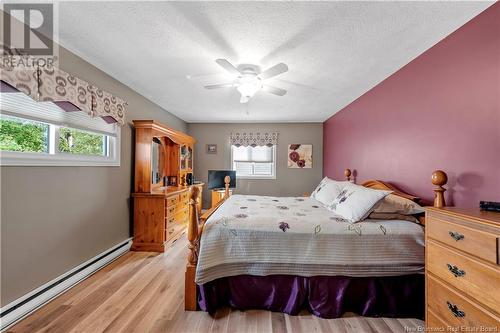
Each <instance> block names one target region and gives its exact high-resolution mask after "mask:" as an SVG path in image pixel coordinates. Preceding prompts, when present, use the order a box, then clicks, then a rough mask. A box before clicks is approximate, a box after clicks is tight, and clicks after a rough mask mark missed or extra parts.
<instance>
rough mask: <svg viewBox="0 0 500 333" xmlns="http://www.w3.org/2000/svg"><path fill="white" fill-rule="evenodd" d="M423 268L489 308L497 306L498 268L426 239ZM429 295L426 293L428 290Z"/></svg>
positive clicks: (499, 292) (499, 294)
mask: <svg viewBox="0 0 500 333" xmlns="http://www.w3.org/2000/svg"><path fill="white" fill-rule="evenodd" d="M426 248H427V249H426V250H427V254H426V257H427V263H426V264H427V265H426V267H427V272H430V273H432V274H434V275H436V276H438V277H440V278H441V279H443V280H444V281H445V282H446V283H447V284H448V285H450V286H452V287H454V288H456V289H458V290H460V291H461V292H463V293H465V294H468V295H469V297H471V298H472V299H475V300H476V301H478V302H479V303H482V304H484V305H486V306H488V307H489V308H490V309H499V308H500V288H498V287H497V288H492V286H500V269H499V268H498V266H493V265H487V264H485V263H482V262H480V261H478V260H476V259H473V258H471V257H468V256H465V255H463V254H460V253H458V252H456V251H455V250H451V249H448V248H446V247H444V246H442V245H439V244H438V243H436V242H434V241H432V240H428V242H427V244H426ZM428 295H429V293H428Z"/></svg>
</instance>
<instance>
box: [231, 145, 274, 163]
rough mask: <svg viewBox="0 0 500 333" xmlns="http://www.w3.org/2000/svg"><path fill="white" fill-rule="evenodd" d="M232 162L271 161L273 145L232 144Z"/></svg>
mask: <svg viewBox="0 0 500 333" xmlns="http://www.w3.org/2000/svg"><path fill="white" fill-rule="evenodd" d="M233 161H234V162H254V163H272V162H273V147H267V146H257V147H243V146H240V147H236V146H233Z"/></svg>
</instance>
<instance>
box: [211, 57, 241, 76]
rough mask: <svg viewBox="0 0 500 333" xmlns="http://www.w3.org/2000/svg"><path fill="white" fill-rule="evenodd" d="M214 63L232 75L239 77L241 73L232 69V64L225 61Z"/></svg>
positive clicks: (220, 60)
mask: <svg viewBox="0 0 500 333" xmlns="http://www.w3.org/2000/svg"><path fill="white" fill-rule="evenodd" d="M215 62H216V63H218V64H219V66H221V67H223V68H224V69H225V70H226V71H228V72H229V73H231V74H234V75H241V72H240V71H239V70H238V69H237V68H236V67H234V65H233V64H231V63H230V62H229V61H227V60H226V59H217V60H215Z"/></svg>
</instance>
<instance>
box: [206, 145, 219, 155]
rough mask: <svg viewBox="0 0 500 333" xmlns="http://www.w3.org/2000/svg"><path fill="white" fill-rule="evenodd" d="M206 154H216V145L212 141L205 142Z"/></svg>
mask: <svg viewBox="0 0 500 333" xmlns="http://www.w3.org/2000/svg"><path fill="white" fill-rule="evenodd" d="M207 154H217V145H216V144H213V143H209V144H207Z"/></svg>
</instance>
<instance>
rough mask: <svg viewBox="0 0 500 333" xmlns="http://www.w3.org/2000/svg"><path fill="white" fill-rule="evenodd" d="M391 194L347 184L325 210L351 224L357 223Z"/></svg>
mask: <svg viewBox="0 0 500 333" xmlns="http://www.w3.org/2000/svg"><path fill="white" fill-rule="evenodd" d="M391 193H392V192H391V191H381V190H373V189H370V188H366V187H364V186H360V185H356V184H352V183H348V184H347V185H346V186H345V187H344V188H343V189H342V190H341V191H340V193H339V194H338V196H337V197H336V198H335V199H334V200H333V201H332V202H331V203H330V204H329V205H328V206H327V208H328V209H329V210H331V211H332V212H334V213H336V214H338V215H340V216H342V217H343V218H345V219H346V220H348V221H350V222H351V223H353V222H358V221H362V220H363V219H365V218H366V217H367V216H368V215H369V214H370V213H371V212H372V210H373V209H374V208H375V206H376V205H377V204H378V203H379V202H380V201H381V200H382V199H384V198H385V197H386V196H387V195H389V194H391Z"/></svg>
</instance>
